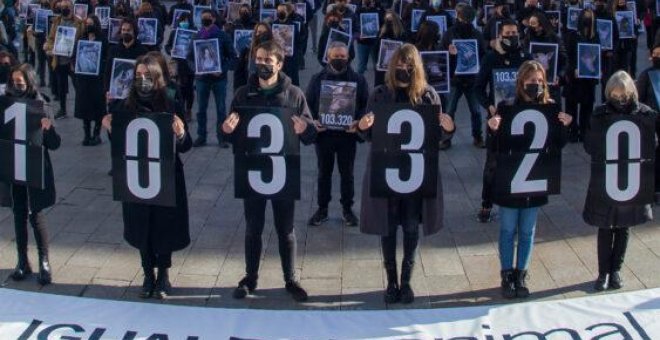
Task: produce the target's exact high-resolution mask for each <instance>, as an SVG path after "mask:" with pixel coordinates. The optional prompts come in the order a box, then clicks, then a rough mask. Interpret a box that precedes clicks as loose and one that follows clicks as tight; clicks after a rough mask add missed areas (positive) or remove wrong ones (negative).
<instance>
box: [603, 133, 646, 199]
mask: <svg viewBox="0 0 660 340" xmlns="http://www.w3.org/2000/svg"><path fill="white" fill-rule="evenodd" d="M622 133H623V134H626V135H627V137H628V155H629V156H628V157H629V159H640V158H641V155H642V151H641V132H640V131H639V128H638V127H637V125H635V124H634V123H633V122H630V121H625V120H622V121H618V122H616V123H614V124H612V126H610V128H609V129H608V130H607V133H606V136H605V157H606V159H607V161H618V160H619V137H620V136H621V134H622ZM640 177H641V165H640V163H639V162H631V163H628V180H627V181H626V185H627V186H626V187H625V188H620V187H619V183H618V182H619V164H617V163H607V164H605V191H606V192H607V195H608V196H609V197H610V198H611V199H613V200H615V201H618V202H624V201H628V200H630V199H632V198H634V197H635V196H636V195H637V194H638V193H639V187H640V181H641V179H640Z"/></svg>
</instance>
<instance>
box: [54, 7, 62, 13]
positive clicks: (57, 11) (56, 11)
mask: <svg viewBox="0 0 660 340" xmlns="http://www.w3.org/2000/svg"><path fill="white" fill-rule="evenodd" d="M53 13H54V14H62V9H61V8H55V9H54V10H53Z"/></svg>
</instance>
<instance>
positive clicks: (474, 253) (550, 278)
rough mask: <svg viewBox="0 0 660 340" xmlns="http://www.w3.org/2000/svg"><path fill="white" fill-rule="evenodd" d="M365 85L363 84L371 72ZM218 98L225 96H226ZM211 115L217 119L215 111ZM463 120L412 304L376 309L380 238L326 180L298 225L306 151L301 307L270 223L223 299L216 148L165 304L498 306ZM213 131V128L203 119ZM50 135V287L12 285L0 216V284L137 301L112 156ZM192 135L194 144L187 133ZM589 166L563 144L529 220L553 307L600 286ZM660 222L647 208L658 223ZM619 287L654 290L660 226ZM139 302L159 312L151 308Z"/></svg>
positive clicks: (640, 247)
mask: <svg viewBox="0 0 660 340" xmlns="http://www.w3.org/2000/svg"><path fill="white" fill-rule="evenodd" d="M644 39H645V38H644V37H643V36H642V37H640V39H639V41H640V50H639V66H640V67H639V70H642V69H643V68H644V67H646V66H647V65H648V64H649V63H648V60H647V51H646V49H645V47H643V46H641V45H642V42H643V41H644ZM306 61H307V69H306V70H305V71H302V75H301V81H302V84H303V86H306V85H307V83H308V81H309V79H310V77H311V75H312V73H313V72H314V71H316V70H318V69H319V67H318V66H317V62H316V58H315V54H313V53H312V52H311V51H309V52H308V53H307V55H306ZM367 78H368V79H369V82H372V80H373V74H372V73H371V71H369V73H368V74H367ZM230 79H231V76H230ZM230 82H231V81H230ZM228 89H229V90H228V95H229V96H231V93H233V91H232V90H231V89H232V87H231V84H230V86H229V87H228ZM69 97H70V98H69V100H70V102H69V112H73V98H72V97H73V96H69ZM229 100H230V98H228V100H227V101H228V102H229ZM53 111H55V109H53ZM209 112H213V108H210V109H209ZM211 116H213V115H211ZM468 116H469V115H468V114H467V107H466V105H465V103H464V101H461V106H460V110H459V113H458V114H457V124H458V130H457V133H456V137H455V139H454V147H452V148H451V149H450V150H448V151H445V152H441V153H440V160H439V161H440V169H441V171H442V179H443V182H444V195H445V202H446V213H445V215H446V217H445V225H446V227H445V228H444V229H443V230H442V231H441V232H440V233H439V234H437V235H434V236H432V237H428V238H424V239H423V240H422V242H421V248H420V252H419V256H418V259H417V267H416V271H415V273H414V278H413V281H412V282H413V286H414V287H413V288H414V289H415V292H416V295H417V299H416V300H415V303H414V304H412V305H407V306H402V305H400V304H397V305H392V306H386V305H385V304H384V302H383V299H382V291H383V289H384V287H385V277H384V272H383V269H382V263H381V254H380V242H379V238H378V237H375V236H370V235H363V234H361V233H360V232H359V230H358V229H357V228H348V227H344V226H342V223H341V209H340V206H339V204H338V202H337V201H338V197H339V190H338V184H339V183H338V175H337V174H336V172H335V174H336V175H335V181H334V183H333V195H334V198H335V200H334V201H333V202H332V204H331V206H330V213H331V218H330V221H328V222H327V223H325V224H324V225H323V226H321V227H308V226H307V225H306V221H307V219H308V218H309V217H310V216H311V214H312V213H313V212H314V210H315V208H316V184H315V183H316V180H315V179H316V156H315V153H314V150H313V147H310V146H307V147H302V148H301V150H302V160H303V161H302V171H301V177H302V178H301V181H302V188H305V189H306V190H303V192H302V199H301V200H300V201H299V202H297V204H296V205H297V206H296V215H295V216H296V217H295V223H296V235H297V242H298V262H297V268H298V273H299V275H300V278H301V280H302V284H303V286H304V287H306V288H307V289H308V290H309V293H310V296H311V298H310V301H309V302H308V303H304V304H297V303H295V302H293V301H292V299H291V298H290V297H289V296H288V295H287V294H286V292H285V291H284V289H283V282H282V275H281V270H280V262H279V256H278V250H277V236H276V233H275V232H274V230H273V227H272V216H270V217H269V218H268V220H267V226H266V230H265V232H264V255H263V259H262V261H263V262H262V267H261V272H260V280H259V289H258V291H257V297H254V298H248V299H246V300H243V301H236V300H234V299H232V297H231V292H232V290H233V288H234V287H235V285H236V283H237V282H238V280H239V279H240V278H241V277H242V276H243V273H244V262H243V234H244V223H245V221H244V218H243V210H242V202H241V201H240V200H238V199H235V198H234V188H233V157H232V153H231V150H230V149H220V148H218V147H217V145H215V141H213V140H211V141H210V142H211V143H210V144H209V145H208V146H206V147H202V148H197V149H193V150H191V151H190V152H188V153H186V154H184V155H183V161H184V163H185V174H186V184H187V188H188V191H189V192H188V194H189V207H190V224H191V228H190V232H191V237H192V243H191V245H190V246H189V247H188V248H186V249H185V250H182V251H180V252H177V253H175V255H174V264H173V267H172V269H171V279H172V283H173V285H174V287H175V288H174V291H173V294H172V297H171V298H169V299H167V300H166V301H164V302H162V303H168V304H185V305H197V306H200V305H201V306H209V307H229V308H264V309H332V310H340V309H342V310H343V309H385V308H428V307H446V306H465V305H474V304H490V303H502V302H504V301H502V300H501V298H500V297H499V280H500V278H499V261H498V254H497V238H498V224H497V222H492V223H489V224H481V223H478V222H477V221H476V217H475V212H476V211H477V208H478V207H479V206H480V197H481V177H482V176H481V175H482V168H483V163H484V158H485V151H484V150H481V149H476V148H474V147H473V146H472V144H471V136H470V122H469V117H468ZM210 123H211V126H213V123H214V121H213V119H212V118H211V122H210ZM56 126H57V129H58V131H59V133H60V134H61V135H62V139H63V143H62V147H61V148H60V149H59V150H57V151H55V152H52V153H51V156H52V158H53V163H54V168H55V176H56V179H55V182H56V188H57V193H58V200H57V204H56V205H55V206H54V207H52V208H51V209H49V210H48V211H46V221H47V224H48V231H49V233H50V237H51V264H52V266H53V271H54V284H52V285H50V286H46V287H43V288H42V287H40V286H39V285H38V284H37V283H36V279H35V278H34V277H33V278H30V279H28V280H26V281H24V282H21V283H16V282H13V281H12V280H11V279H9V278H8V277H9V274H10V273H11V271H12V269H13V267H14V265H15V263H16V262H15V261H16V255H15V244H14V232H13V218H12V215H11V212H10V210H9V209H0V284H1V285H2V286H4V287H8V288H14V289H21V290H30V291H40V292H43V293H47V294H63V295H71V296H84V297H94V298H103V299H113V300H131V301H138V300H140V299H138V298H137V294H138V291H139V287H140V285H141V284H142V273H141V269H140V260H139V254H138V252H137V250H135V249H133V248H131V247H130V246H128V245H127V244H126V243H125V242H124V241H123V238H122V229H123V225H122V218H121V207H120V204H119V203H118V202H114V201H113V200H112V187H111V179H110V177H108V176H107V171H108V169H109V168H110V152H109V143H108V142H107V140H104V143H103V144H102V145H101V146H99V147H83V146H81V145H80V142H81V140H82V123H81V122H80V121H78V120H76V119H74V118H68V119H64V120H59V121H57V122H56ZM190 131H191V132H192V133H193V136H194V131H195V125H194V124H192V126H191V127H190ZM104 139H105V136H104ZM366 155H367V147H366V145H364V144H362V145H360V146H359V148H358V154H357V160H356V166H355V175H356V188H357V190H356V195H357V197H356V202H357V203H356V205H355V210H356V212H359V205H360V204H359V202H360V199H359V198H360V195H361V192H360V189H359V188H360V187H361V184H360V183H361V180H362V175H363V173H364V167H365V158H366ZM588 160H589V159H588V157H587V155H586V154H585V152H584V151H583V149H582V146H581V145H579V144H571V145H568V146H567V147H566V148H565V150H564V153H563V166H562V188H561V191H562V194H561V195H558V196H553V197H551V198H550V203H549V204H548V205H546V206H544V207H543V209H542V212H541V213H540V214H539V221H538V227H537V236H536V248H535V251H534V254H533V259H532V265H531V269H530V271H531V273H530V280H531V281H530V285H531V290H532V297H531V299H561V298H565V297H575V296H584V295H587V294H592V293H593V291H592V289H591V285H592V280H594V279H595V277H596V276H597V264H596V237H595V232H596V229H595V228H593V227H590V226H587V225H586V224H585V223H584V222H583V221H582V217H581V213H582V207H583V204H584V198H585V193H586V187H587V181H588V177H589V164H588ZM269 210H270V208H269ZM658 212H659V211H658V209H657V208H656V209H655V213H656V214H657V213H658ZM269 215H271V214H270V211H269V212H268V213H267V216H269ZM30 235H31V232H30ZM399 241H400V240H399ZM30 257H31V259H32V261H33V264H35V263H36V257H37V255H36V249H35V247H34V241H33V238H32V236H30ZM400 257H401V254H399V259H400ZM623 278H624V280H625V288H624V289H625V290H637V289H644V288H652V287H659V286H660V228H658V222H653V223H649V224H647V225H644V226H639V227H636V228H634V229H633V233H632V236H631V238H630V245H629V250H628V254H627V256H626V264H625V267H624V270H623ZM145 302H149V303H161V302H160V301H158V300H146V301H145Z"/></svg>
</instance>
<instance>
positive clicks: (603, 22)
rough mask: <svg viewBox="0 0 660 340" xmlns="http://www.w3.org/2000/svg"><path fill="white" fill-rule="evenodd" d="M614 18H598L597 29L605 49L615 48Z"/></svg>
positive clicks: (601, 44) (602, 46)
mask: <svg viewBox="0 0 660 340" xmlns="http://www.w3.org/2000/svg"><path fill="white" fill-rule="evenodd" d="M612 26H613V25H612V20H609V19H596V31H597V32H598V38H599V41H600V46H601V48H602V49H603V51H611V50H612V49H613V48H614V44H613V42H612Z"/></svg>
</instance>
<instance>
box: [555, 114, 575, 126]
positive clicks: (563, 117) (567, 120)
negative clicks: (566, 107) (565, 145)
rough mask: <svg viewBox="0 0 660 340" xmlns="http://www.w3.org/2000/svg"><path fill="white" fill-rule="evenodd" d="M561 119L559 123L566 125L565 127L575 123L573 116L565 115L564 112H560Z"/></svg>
mask: <svg viewBox="0 0 660 340" xmlns="http://www.w3.org/2000/svg"><path fill="white" fill-rule="evenodd" d="M557 117H558V118H559V121H560V122H561V123H562V124H564V126H569V125H571V122H572V121H573V116H571V115H569V114H567V113H564V112H559V115H557Z"/></svg>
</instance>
